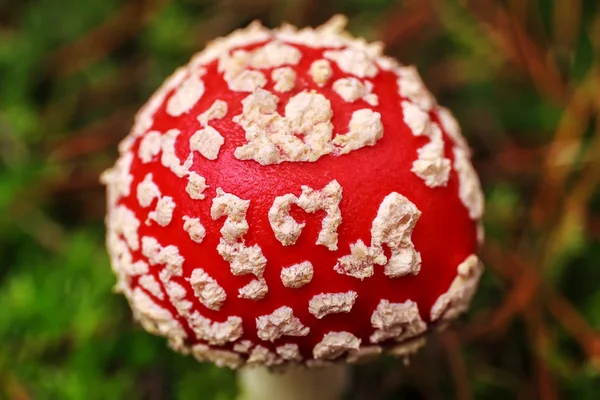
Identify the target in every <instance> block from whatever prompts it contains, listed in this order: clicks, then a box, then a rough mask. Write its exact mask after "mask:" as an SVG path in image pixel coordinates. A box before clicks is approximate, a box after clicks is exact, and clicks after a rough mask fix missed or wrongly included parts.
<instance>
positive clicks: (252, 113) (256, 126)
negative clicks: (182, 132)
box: [233, 89, 383, 165]
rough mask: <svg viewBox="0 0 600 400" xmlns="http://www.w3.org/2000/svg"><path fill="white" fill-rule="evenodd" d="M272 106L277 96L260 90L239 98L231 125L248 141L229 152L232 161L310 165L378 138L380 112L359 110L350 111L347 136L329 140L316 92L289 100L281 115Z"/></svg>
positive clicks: (328, 112)
mask: <svg viewBox="0 0 600 400" xmlns="http://www.w3.org/2000/svg"><path fill="white" fill-rule="evenodd" d="M278 103H279V98H278V97H277V96H275V95H274V94H273V93H271V92H269V91H266V90H264V89H257V90H256V91H254V92H253V93H252V94H250V95H248V96H247V97H246V98H245V99H243V100H242V105H243V109H242V113H241V114H239V115H236V116H235V117H234V118H233V121H234V122H235V123H237V124H239V125H240V126H241V127H242V128H243V129H244V132H245V137H246V140H247V141H248V142H247V143H246V144H244V145H242V146H240V147H238V148H236V149H235V152H234V155H235V157H237V158H238V159H240V160H254V161H256V162H258V163H260V164H261V165H271V164H279V163H282V162H286V161H287V162H301V161H316V160H318V159H319V158H320V157H321V156H323V155H325V154H331V153H333V154H336V155H340V154H347V153H349V152H351V151H353V150H356V149H359V148H362V147H365V146H373V145H374V144H375V143H376V142H377V140H379V139H380V138H381V137H382V136H383V125H382V123H381V116H380V114H379V113H377V112H375V111H372V110H370V109H362V110H357V111H355V112H354V113H353V115H352V118H351V120H350V124H349V132H347V133H345V134H340V135H337V136H336V137H335V138H333V124H332V123H331V117H332V116H333V112H332V109H331V103H330V102H329V100H328V99H327V98H326V97H325V96H323V95H322V94H319V93H316V92H308V91H302V92H300V93H298V94H295V95H294V96H292V97H291V98H290V99H289V101H288V102H287V104H286V105H285V114H284V115H281V114H279V112H278V111H277V104H278Z"/></svg>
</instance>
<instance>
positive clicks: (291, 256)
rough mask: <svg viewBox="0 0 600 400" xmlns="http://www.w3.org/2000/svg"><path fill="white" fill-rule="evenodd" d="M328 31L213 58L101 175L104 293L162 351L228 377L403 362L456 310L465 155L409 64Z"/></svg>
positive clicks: (464, 303)
mask: <svg viewBox="0 0 600 400" xmlns="http://www.w3.org/2000/svg"><path fill="white" fill-rule="evenodd" d="M344 24H345V19H344V18H343V17H336V18H334V19H332V20H331V21H329V22H328V23H327V24H325V25H323V26H321V27H319V28H316V29H308V28H307V29H302V30H296V29H295V28H294V27H291V26H287V25H286V26H283V27H281V28H279V29H277V30H273V31H271V30H267V29H266V28H264V27H262V26H260V25H259V24H256V23H253V24H251V25H250V26H249V27H247V28H246V29H243V30H239V31H236V32H234V33H232V34H231V35H229V36H228V37H226V38H221V39H218V40H216V41H214V42H213V43H211V44H210V45H209V46H208V47H207V48H206V49H205V50H204V51H202V52H201V53H199V54H198V55H196V56H195V57H194V58H193V59H192V60H191V62H190V63H189V64H188V65H187V66H185V67H183V68H180V69H178V70H177V71H176V72H175V73H174V74H173V76H171V77H170V78H169V79H167V81H166V82H165V84H164V85H163V86H162V87H161V88H160V89H159V90H158V91H157V92H156V93H155V94H154V95H153V96H152V98H151V99H150V101H149V102H148V103H147V104H146V105H145V106H144V107H143V108H142V109H141V111H140V112H139V113H138V115H137V117H136V120H135V124H134V127H133V129H132V132H131V133H130V135H129V136H127V138H126V139H125V140H124V141H123V142H122V143H121V145H120V157H119V159H118V161H117V163H116V165H115V166H114V167H113V168H111V169H110V170H108V171H107V172H106V173H105V174H104V175H103V181H104V182H105V183H106V185H107V186H108V217H107V226H108V236H107V244H108V249H109V252H110V255H111V263H112V266H113V269H114V271H115V273H116V274H117V276H118V283H117V286H116V288H117V289H118V291H120V292H122V293H123V294H124V295H125V296H126V297H127V299H128V300H129V303H130V304H131V308H132V310H133V313H134V316H135V318H136V319H137V320H139V322H140V323H141V324H142V325H143V326H144V328H146V329H147V330H149V331H151V332H153V333H156V334H160V335H163V336H166V337H167V338H168V339H169V343H170V344H171V346H172V347H174V348H175V349H177V350H180V351H183V352H191V353H192V354H193V355H194V356H195V357H197V358H198V359H199V360H202V361H205V360H208V361H213V362H215V363H217V364H218V365H223V366H229V367H232V368H235V367H238V366H240V365H242V364H245V363H248V364H264V365H269V366H273V365H281V364H285V363H289V362H296V363H305V364H307V365H318V364H321V363H324V362H330V361H337V360H349V361H354V360H357V359H359V358H361V357H363V356H369V355H373V354H379V353H381V352H382V351H384V350H389V351H391V352H392V353H394V354H398V355H403V354H405V353H406V352H410V351H412V350H413V349H414V348H415V346H416V345H417V344H418V343H420V341H422V338H423V335H424V334H425V332H426V331H427V330H428V329H429V327H431V326H432V325H435V324H438V323H439V322H440V321H445V320H449V319H452V318H454V317H456V316H457V315H458V314H459V313H461V312H463V311H464V310H465V309H466V308H467V307H468V304H469V302H470V300H471V297H472V296H473V294H474V292H475V289H476V285H477V281H478V279H479V276H480V274H481V265H480V262H479V260H478V258H477V256H476V255H475V253H476V251H477V245H478V240H477V238H478V232H479V231H480V229H479V228H478V227H479V221H480V219H481V216H482V212H483V198H482V194H481V188H480V184H479V181H478V178H477V175H476V173H475V172H474V170H473V167H472V165H471V162H470V153H469V148H468V147H467V144H466V142H465V140H464V138H463V137H462V135H461V133H460V129H459V127H458V125H457V123H456V121H455V120H454V118H453V117H452V115H451V114H450V112H449V111H448V110H446V109H444V108H441V107H439V106H438V105H437V104H436V102H435V99H434V98H433V96H432V95H431V94H430V93H429V92H428V91H427V90H426V88H425V87H424V85H423V83H422V81H421V79H420V77H419V75H418V73H417V72H416V70H415V69H414V68H413V67H406V66H401V65H399V64H398V63H397V62H396V61H394V60H393V59H391V58H388V57H385V56H383V55H382V54H381V52H382V46H381V45H380V44H379V43H366V42H365V41H363V40H362V39H356V38H353V37H351V36H350V35H349V34H347V33H345V32H344V31H343V27H344Z"/></svg>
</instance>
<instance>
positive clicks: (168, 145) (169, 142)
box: [160, 129, 194, 178]
mask: <svg viewBox="0 0 600 400" xmlns="http://www.w3.org/2000/svg"><path fill="white" fill-rule="evenodd" d="M180 134H181V132H180V131H179V130H178V129H169V130H168V131H167V132H166V133H165V134H164V135H163V136H162V138H161V149H162V155H161V157H160V162H161V164H162V165H163V166H165V167H167V168H169V169H170V170H171V172H173V173H174V174H175V175H176V176H177V177H179V178H182V177H184V176H185V175H187V174H188V173H189V171H190V167H191V166H192V163H193V162H194V157H193V153H192V152H190V154H189V155H188V158H186V159H185V161H184V162H183V164H182V163H181V160H179V157H177V155H176V154H175V142H176V141H177V137H178V136H179V135H180Z"/></svg>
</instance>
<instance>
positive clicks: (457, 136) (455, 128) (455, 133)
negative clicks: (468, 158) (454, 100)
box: [437, 107, 471, 155]
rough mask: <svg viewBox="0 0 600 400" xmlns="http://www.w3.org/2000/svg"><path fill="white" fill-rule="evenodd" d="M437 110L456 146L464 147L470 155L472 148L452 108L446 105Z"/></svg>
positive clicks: (441, 121) (442, 123) (441, 122)
mask: <svg viewBox="0 0 600 400" xmlns="http://www.w3.org/2000/svg"><path fill="white" fill-rule="evenodd" d="M437 112H438V117H439V119H440V124H441V125H442V128H444V131H445V132H446V134H447V135H448V136H449V137H450V139H451V140H452V142H453V143H454V146H456V147H458V148H461V149H463V150H464V151H465V152H466V153H467V154H468V155H470V152H471V150H470V148H469V145H468V144H467V141H466V140H465V138H464V136H463V135H462V132H461V129H460V125H458V122H457V121H456V118H454V116H453V115H452V113H451V112H450V110H448V109H447V108H445V107H438V109H437Z"/></svg>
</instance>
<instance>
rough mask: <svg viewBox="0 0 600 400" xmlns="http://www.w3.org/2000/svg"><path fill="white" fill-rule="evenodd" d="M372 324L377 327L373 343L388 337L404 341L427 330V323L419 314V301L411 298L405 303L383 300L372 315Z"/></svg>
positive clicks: (372, 339) (372, 337)
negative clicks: (416, 301)
mask: <svg viewBox="0 0 600 400" xmlns="http://www.w3.org/2000/svg"><path fill="white" fill-rule="evenodd" d="M371 325H373V327H374V328H375V332H373V334H372V335H371V337H370V341H371V343H379V342H383V341H385V340H388V339H394V340H396V341H398V342H402V341H404V340H406V339H409V338H412V337H415V336H418V335H420V334H422V333H424V332H425V331H426V330H427V324H425V322H424V321H423V320H422V319H421V316H420V315H419V307H418V306H417V303H415V302H414V301H411V300H406V301H405V302H404V303H390V302H389V301H388V300H381V301H380V302H379V304H378V305H377V308H376V309H375V311H374V312H373V315H372V316H371Z"/></svg>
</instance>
